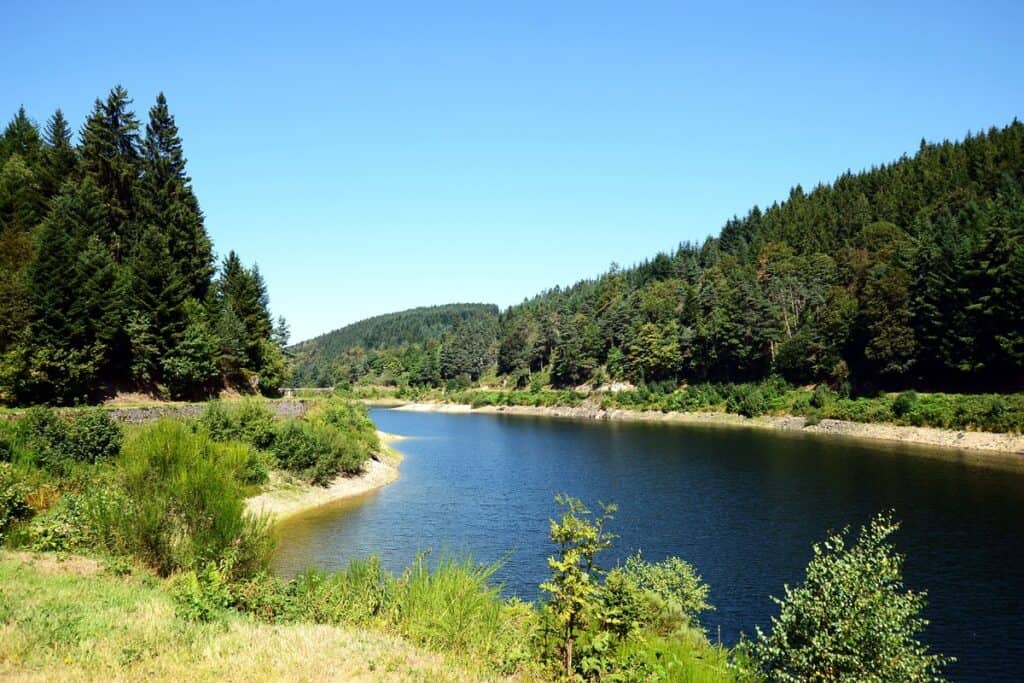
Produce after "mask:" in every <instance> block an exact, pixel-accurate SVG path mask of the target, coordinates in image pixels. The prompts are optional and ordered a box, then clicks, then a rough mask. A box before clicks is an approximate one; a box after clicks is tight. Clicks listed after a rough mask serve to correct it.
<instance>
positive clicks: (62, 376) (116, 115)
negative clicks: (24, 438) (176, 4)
mask: <svg viewBox="0 0 1024 683" xmlns="http://www.w3.org/2000/svg"><path fill="white" fill-rule="evenodd" d="M131 106H132V100H131V99H130V98H129V96H128V93H127V92H126V91H125V89H124V88H122V87H121V86H117V87H115V88H114V89H112V90H111V91H110V93H109V94H108V95H107V97H106V98H105V99H97V100H96V101H95V104H94V106H93V108H92V111H91V112H90V113H89V115H88V117H87V119H86V121H85V124H84V125H83V126H82V128H81V131H80V133H79V142H78V143H77V144H76V143H75V142H74V139H73V138H74V136H73V133H72V130H71V126H70V124H69V123H68V121H67V120H66V119H65V117H64V115H63V113H62V112H61V111H60V110H59V109H58V110H57V111H56V112H54V114H53V115H52V116H51V117H50V118H49V120H48V121H47V122H46V125H45V126H44V127H43V128H42V129H40V127H39V126H38V125H37V124H36V123H35V122H34V121H33V120H32V119H30V118H29V117H28V115H27V114H26V113H25V110H24V108H21V109H19V110H18V112H17V114H15V116H14V118H13V119H12V120H11V121H10V122H9V123H8V125H7V127H6V128H5V130H4V132H3V135H2V137H0V401H4V402H9V403H18V404H28V403H55V404H68V403H75V402H80V401H88V400H97V399H100V398H103V397H106V396H109V395H111V394H113V393H115V392H118V391H125V390H129V391H132V390H141V391H146V392H149V393H154V394H158V395H165V396H169V397H173V398H195V397H201V396H205V395H209V394H211V393H213V392H215V391H216V390H218V389H220V388H222V387H225V386H233V387H236V388H240V389H243V390H250V389H251V388H259V389H261V390H264V391H268V390H269V391H273V390H276V388H277V387H279V386H280V384H281V382H282V379H283V377H284V376H285V373H286V370H287V367H286V362H285V356H284V354H283V346H284V344H285V342H286V339H287V327H286V325H285V323H284V321H283V320H282V319H278V321H277V322H276V323H275V322H274V321H273V320H272V318H271V315H270V311H269V299H268V295H267V288H266V283H265V282H264V280H263V278H262V276H261V275H260V272H259V269H258V268H257V267H256V266H251V267H249V266H246V265H244V264H243V263H242V261H241V259H240V258H239V256H238V255H237V254H236V253H235V252H234V251H231V252H230V253H229V254H228V255H227V257H225V258H224V259H223V261H222V262H221V263H220V266H219V268H218V267H216V265H215V259H214V254H213V247H212V244H211V242H210V238H209V235H208V234H207V232H206V228H205V224H204V218H203V213H202V211H201V209H200V207H199V201H198V199H197V198H196V196H195V193H194V192H193V189H192V184H191V179H190V178H189V176H188V174H187V172H186V168H185V167H186V159H185V156H184V153H183V150H182V142H181V138H180V136H179V134H178V128H177V125H176V123H175V119H174V116H173V115H172V114H171V113H170V110H169V109H168V105H167V100H166V98H165V97H164V95H163V93H161V94H160V95H158V97H157V98H156V102H155V103H154V105H153V106H152V107H151V108H150V110H149V117H148V122H147V123H146V124H145V126H143V124H142V122H141V121H140V120H139V118H138V117H137V116H136V114H135V113H134V112H133V111H132V109H131Z"/></svg>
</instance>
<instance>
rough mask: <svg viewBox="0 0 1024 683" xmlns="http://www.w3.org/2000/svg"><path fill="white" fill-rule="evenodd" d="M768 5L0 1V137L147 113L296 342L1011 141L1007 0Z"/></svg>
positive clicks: (580, 272)
mask: <svg viewBox="0 0 1024 683" xmlns="http://www.w3.org/2000/svg"><path fill="white" fill-rule="evenodd" d="M768 4H773V5H774V4H776V3H751V4H750V5H749V6H748V5H746V4H736V3H727V2H715V3H687V2H682V1H677V2H669V3H656V2H635V3H634V2H630V3H626V2H615V3H604V2H596V1H593V0H592V1H590V2H568V1H566V2H539V3H533V2H515V3H485V2H473V3H464V4H456V3H445V2H430V3H424V2H408V3H403V2H373V3H369V2H330V3H306V2H294V1H292V2H285V3H282V2H273V3H260V2H246V3H228V2H223V3H222V2H209V0H206V1H204V2H196V3H192V2H187V1H185V2H175V3H159V4H157V3H131V4H128V3H123V4H118V3H104V2H99V3H77V2H76V3H68V4H65V5H62V3H60V2H47V3H27V2H22V3H17V4H13V3H12V4H11V5H10V6H8V7H6V8H5V9H4V11H3V12H2V14H3V17H4V24H5V26H4V28H3V29H2V33H3V35H4V47H3V53H4V55H5V61H6V65H5V68H4V69H3V71H2V73H0V116H5V117H10V116H12V115H13V114H14V112H15V111H16V110H17V108H18V106H20V105H24V106H25V108H26V110H27V111H28V113H29V115H30V116H31V117H33V118H34V119H36V120H37V121H38V122H39V123H40V124H42V123H44V122H45V120H46V118H47V117H48V116H49V115H50V114H51V113H52V112H53V111H54V110H55V109H56V108H57V107H61V108H62V109H63V111H64V113H65V115H66V116H67V117H68V118H69V120H70V121H71V122H72V123H73V125H74V126H75V127H76V129H77V128H78V127H79V126H80V125H81V124H82V122H84V119H85V116H86V114H87V113H88V111H89V109H90V108H91V106H92V103H93V101H94V100H95V98H96V97H101V96H105V94H106V93H107V92H108V91H109V89H110V88H111V87H113V86H114V85H115V84H118V83H120V84H122V85H124V86H125V87H126V88H127V89H128V92H129V94H130V95H131V96H132V97H133V98H134V100H135V105H134V106H135V109H136V111H137V112H138V113H139V114H140V115H141V116H142V117H143V118H145V113H146V112H147V111H148V109H149V107H150V106H151V105H152V103H153V101H154V99H155V98H156V95H157V93H158V92H160V91H163V92H164V93H165V94H166V96H167V99H168V102H169V106H170V109H171V112H172V113H173V114H174V115H175V117H176V119H177V123H178V127H179V129H180V132H181V135H182V138H183V140H184V149H185V155H186V157H187V158H188V161H189V165H188V170H189V173H190V175H191V176H192V179H193V186H194V188H195V191H196V193H197V195H198V197H199V201H200V204H201V205H202V208H203V210H204V212H205V214H206V226H207V229H208V231H209V232H210V235H211V237H212V239H213V242H214V248H215V249H216V251H217V253H218V254H219V255H221V256H223V255H225V254H227V252H228V251H229V250H231V249H234V250H236V251H237V252H238V253H239V254H240V255H241V257H242V259H243V260H244V261H246V262H249V263H253V262H255V263H257V264H258V265H259V268H260V271H261V272H262V273H263V275H264V278H265V279H266V281H267V285H268V288H269V292H270V299H271V308H272V310H273V313H274V314H275V315H283V316H285V318H286V319H287V320H288V322H289V324H290V325H291V330H292V340H293V341H300V340H302V339H306V338H309V337H312V336H314V335H317V334H320V333H323V332H326V331H329V330H331V329H335V328H337V327H340V326H342V325H344V324H347V323H351V322H355V321H357V320H360V319H362V318H366V317H369V316H372V315H378V314H382V313H387V312H391V311H396V310H402V309H406V308H412V307H414V306H423V305H433V304H442V303H451V302H460V301H461V302H489V303H496V304H498V305H499V306H502V307H506V306H509V305H511V304H515V303H518V302H520V301H522V300H523V299H524V298H527V297H530V296H533V295H534V294H536V293H538V292H540V291H542V290H544V289H547V288H550V287H553V286H555V285H563V286H564V285H569V284H572V283H573V282H575V281H577V280H579V279H581V278H588V277H594V276H596V275H598V274H600V273H601V272H603V271H604V270H606V269H607V268H608V266H609V265H610V264H611V263H612V262H616V263H619V264H621V265H623V266H628V265H631V264H633V263H636V262H638V261H640V260H643V259H645V258H649V257H651V256H653V255H654V254H656V253H657V252H658V251H664V250H670V249H673V248H675V246H676V245H677V244H679V243H680V242H683V241H688V240H689V241H703V240H704V239H705V238H706V237H707V236H708V235H711V234H717V233H718V231H719V230H720V228H721V226H722V225H723V223H724V222H725V221H726V220H727V219H728V218H729V217H730V216H732V215H734V214H740V215H742V214H745V213H746V212H747V211H748V210H749V209H750V208H751V207H752V206H753V205H754V204H758V205H761V206H766V205H770V204H771V203H772V202H774V201H781V200H783V199H785V198H786V196H787V195H788V194H789V190H790V188H791V187H793V186H794V185H796V184H798V183H799V184H801V185H803V187H804V188H806V189H810V188H812V187H813V186H814V185H816V184H817V183H819V182H829V181H831V180H832V179H834V178H835V177H836V176H837V175H839V174H841V173H842V172H844V171H845V170H847V169H852V170H854V171H857V170H861V169H865V168H869V167H871V166H872V165H876V164H880V163H885V162H888V161H892V160H894V159H896V158H898V157H899V156H900V155H902V154H913V153H914V151H915V150H916V149H917V147H918V145H919V144H920V141H921V139H922V138H926V139H928V140H943V139H957V138H961V137H963V136H964V135H965V134H966V133H967V132H968V131H978V130H982V129H987V128H989V127H991V126H1002V125H1006V124H1007V123H1009V122H1010V121H1012V120H1013V118H1014V117H1021V118H1024V40H1021V38H1020V27H1021V26H1022V25H1024V3H1022V2H1019V1H1018V2H990V3H984V2H978V3H963V2H960V3H944V2H923V3H918V4H910V3H898V2H896V3H889V2H887V3H867V2H862V3H822V2H816V3H806V4H786V5H784V6H782V5H781V4H780V5H779V6H775V7H766V6H764V5H768Z"/></svg>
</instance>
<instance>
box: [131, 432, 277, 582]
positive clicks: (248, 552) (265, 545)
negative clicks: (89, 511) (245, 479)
mask: <svg viewBox="0 0 1024 683" xmlns="http://www.w3.org/2000/svg"><path fill="white" fill-rule="evenodd" d="M119 466H120V475H121V477H122V480H121V486H122V487H123V491H124V494H125V497H126V498H127V500H128V501H129V504H128V507H127V510H126V511H125V513H124V515H123V516H122V517H121V518H120V519H118V520H115V522H114V523H116V524H117V525H118V527H119V529H118V531H119V533H120V536H121V538H122V539H124V540H123V542H124V544H125V547H124V550H126V551H127V552H129V553H131V554H133V555H135V556H136V557H138V558H139V559H140V560H142V561H143V562H145V563H146V564H148V565H150V566H152V567H153V568H154V569H156V570H157V571H159V572H160V573H161V574H164V575H166V574H169V573H171V572H173V571H177V570H182V569H185V570H187V569H196V568H201V567H203V566H205V564H206V563H207V562H216V561H219V560H221V559H223V557H224V555H225V553H227V552H228V551H230V552H231V553H232V554H233V557H234V562H233V564H232V571H233V572H237V573H238V574H239V575H245V574H248V573H251V572H253V571H254V570H255V569H257V568H259V567H261V566H263V565H264V564H265V563H266V561H267V559H268V557H269V551H270V550H271V548H272V542H271V538H270V535H269V533H268V523H267V521H266V520H264V519H257V518H254V517H252V516H250V515H248V514H247V513H246V512H245V502H244V499H243V491H242V488H241V483H240V482H239V475H240V473H241V472H244V471H245V463H244V462H242V461H241V460H240V457H239V451H238V449H225V448H222V447H219V446H218V444H216V443H215V442H213V441H211V440H210V439H209V437H207V436H205V435H203V434H195V433H193V432H192V431H191V430H190V429H188V427H186V426H185V425H184V424H182V423H179V422H176V421H172V420H161V421H159V422H156V423H153V424H152V425H147V426H145V427H143V428H141V429H140V430H139V431H138V432H137V433H135V434H133V435H132V436H131V438H130V439H129V440H128V441H127V442H126V443H125V446H124V449H123V452H122V454H121V459H120V462H119Z"/></svg>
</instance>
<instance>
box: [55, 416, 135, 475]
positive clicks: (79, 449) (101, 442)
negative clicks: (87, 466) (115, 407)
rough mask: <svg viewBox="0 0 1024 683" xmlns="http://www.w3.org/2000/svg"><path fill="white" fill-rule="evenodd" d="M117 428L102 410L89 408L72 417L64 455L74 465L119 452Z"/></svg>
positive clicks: (97, 459) (119, 441) (118, 426)
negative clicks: (76, 462) (74, 461)
mask: <svg viewBox="0 0 1024 683" xmlns="http://www.w3.org/2000/svg"><path fill="white" fill-rule="evenodd" d="M122 441H123V434H122V432H121V426H120V425H119V424H118V423H117V421H116V420H115V419H114V418H113V417H112V416H111V415H110V413H109V412H107V411H106V410H104V409H103V408H90V409H89V410H85V411H83V412H81V413H79V414H78V415H76V416H75V418H74V420H72V422H71V424H70V425H69V427H68V429H67V432H66V440H65V442H64V443H65V453H66V455H67V456H68V457H70V458H71V459H73V460H77V461H78V462H84V463H95V462H98V461H100V460H105V459H107V458H113V457H115V456H117V454H118V453H120V452H121V443H122Z"/></svg>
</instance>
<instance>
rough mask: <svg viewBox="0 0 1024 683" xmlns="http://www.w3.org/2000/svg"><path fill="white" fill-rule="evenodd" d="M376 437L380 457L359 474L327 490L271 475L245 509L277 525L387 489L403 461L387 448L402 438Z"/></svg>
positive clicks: (340, 479) (338, 480) (383, 434)
mask: <svg viewBox="0 0 1024 683" xmlns="http://www.w3.org/2000/svg"><path fill="white" fill-rule="evenodd" d="M377 436H378V437H379V438H380V445H381V450H380V453H378V454H377V455H376V456H375V457H374V458H371V459H370V460H369V461H367V463H366V468H365V470H364V471H363V473H362V474H359V475H356V476H346V475H341V476H338V477H337V478H335V480H334V481H332V482H331V484H330V485H329V486H314V485H312V484H307V483H305V482H297V481H294V480H290V479H288V478H287V475H284V474H283V473H281V472H273V473H271V475H270V483H269V484H268V485H267V486H266V487H265V489H266V490H264V491H263V492H262V493H260V494H258V495H256V496H253V497H251V498H249V499H248V500H246V509H247V510H248V511H249V512H251V513H253V514H256V515H267V516H269V517H271V518H272V519H274V520H275V521H279V520H282V519H284V518H286V517H291V516H292V515H297V514H299V513H300V512H305V511H307V510H311V509H313V508H317V507H320V506H321V505H326V504H328V503H334V502H336V501H339V500H344V499H346V498H353V497H355V496H361V495H363V494H365V493H369V492H370V491H375V490H377V489H379V488H381V487H384V486H387V485H388V484H390V483H391V482H393V481H395V480H396V479H398V466H399V464H401V462H402V458H403V456H402V454H401V453H399V452H398V451H396V450H395V449H393V448H391V447H390V445H391V444H393V443H395V442H397V441H401V440H402V439H403V438H405V437H402V436H398V435H395V434H388V433H386V432H381V431H378V432H377Z"/></svg>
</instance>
